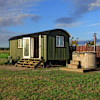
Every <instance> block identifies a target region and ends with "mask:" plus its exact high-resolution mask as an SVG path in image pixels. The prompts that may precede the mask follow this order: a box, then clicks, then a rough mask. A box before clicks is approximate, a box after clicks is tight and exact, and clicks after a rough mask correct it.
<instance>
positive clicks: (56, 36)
mask: <svg viewBox="0 0 100 100" xmlns="http://www.w3.org/2000/svg"><path fill="white" fill-rule="evenodd" d="M58 37H59V45H57V38H58ZM60 38H63V45H60ZM56 47H64V36H56Z"/></svg>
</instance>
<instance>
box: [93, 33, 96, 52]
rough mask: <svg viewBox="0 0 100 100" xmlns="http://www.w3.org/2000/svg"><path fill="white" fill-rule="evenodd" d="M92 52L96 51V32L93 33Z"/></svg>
mask: <svg viewBox="0 0 100 100" xmlns="http://www.w3.org/2000/svg"><path fill="white" fill-rule="evenodd" d="M93 36H94V52H96V33H94V35H93Z"/></svg>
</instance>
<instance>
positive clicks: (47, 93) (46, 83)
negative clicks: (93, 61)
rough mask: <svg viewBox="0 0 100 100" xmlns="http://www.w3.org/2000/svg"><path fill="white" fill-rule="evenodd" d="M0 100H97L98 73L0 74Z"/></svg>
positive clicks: (99, 94) (2, 72)
mask: <svg viewBox="0 0 100 100" xmlns="http://www.w3.org/2000/svg"><path fill="white" fill-rule="evenodd" d="M0 99H1V100H66V99H67V100H69V99H78V100H83V99H89V100H90V99H92V100H94V99H95V100H97V99H98V100H99V99H100V73H99V72H90V73H77V72H66V71H60V70H55V71H44V70H39V71H33V70H30V71H7V70H0Z"/></svg>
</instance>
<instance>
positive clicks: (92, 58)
mask: <svg viewBox="0 0 100 100" xmlns="http://www.w3.org/2000/svg"><path fill="white" fill-rule="evenodd" d="M72 58H73V60H77V61H80V65H81V68H96V53H94V52H74V53H73V55H72Z"/></svg>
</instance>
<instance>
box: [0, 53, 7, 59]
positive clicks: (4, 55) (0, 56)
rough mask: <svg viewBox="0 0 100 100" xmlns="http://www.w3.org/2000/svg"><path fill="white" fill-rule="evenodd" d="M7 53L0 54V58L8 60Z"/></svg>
mask: <svg viewBox="0 0 100 100" xmlns="http://www.w3.org/2000/svg"><path fill="white" fill-rule="evenodd" d="M8 56H9V54H8V53H0V58H8Z"/></svg>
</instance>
